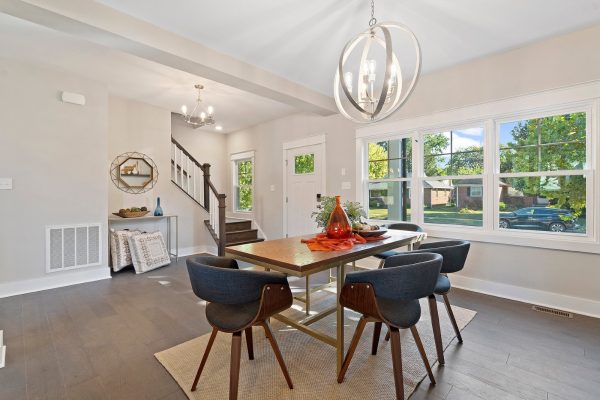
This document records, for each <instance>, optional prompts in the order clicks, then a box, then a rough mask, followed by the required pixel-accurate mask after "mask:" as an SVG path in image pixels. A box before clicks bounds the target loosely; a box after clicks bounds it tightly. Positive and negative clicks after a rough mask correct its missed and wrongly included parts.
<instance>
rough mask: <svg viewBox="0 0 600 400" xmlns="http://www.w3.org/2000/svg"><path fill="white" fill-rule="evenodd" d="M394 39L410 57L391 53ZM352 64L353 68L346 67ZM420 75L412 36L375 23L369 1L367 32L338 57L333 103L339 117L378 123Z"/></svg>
mask: <svg viewBox="0 0 600 400" xmlns="http://www.w3.org/2000/svg"><path fill="white" fill-rule="evenodd" d="M392 35H395V36H392ZM397 37H399V38H401V39H403V41H402V42H401V43H402V44H403V46H402V49H403V51H406V49H409V51H411V52H413V51H414V53H413V54H412V55H410V54H404V56H405V57H404V58H403V57H401V56H400V55H399V54H397V53H396V52H395V49H394V48H393V44H395V43H392V39H393V38H394V39H396V38H397ZM359 45H362V47H361V46H359ZM359 49H360V52H359V51H358V50H359ZM396 50H397V49H396ZM410 56H412V58H413V59H414V61H413V62H412V63H411V62H410V61H411V60H410V58H411V57H410ZM349 60H351V62H348V61H349ZM352 61H353V62H354V65H350V66H348V65H346V64H347V62H348V64H352ZM401 61H402V62H403V63H402V64H401ZM411 64H414V65H411ZM420 71H421V49H420V46H419V42H418V40H417V38H416V36H415V35H414V33H413V32H412V31H411V30H410V29H409V28H407V27H406V26H404V25H402V24H400V23H397V22H381V23H377V19H375V3H374V0H371V19H370V20H369V28H368V29H367V30H365V31H364V32H361V33H360V34H358V35H357V36H355V37H354V38H352V39H351V40H350V41H349V42H348V43H346V46H344V49H343V51H342V54H341V55H340V60H339V63H338V68H337V70H336V72H335V79H334V89H333V90H334V98H335V103H336V105H337V107H338V109H339V111H340V113H341V114H342V115H343V116H344V117H346V118H348V119H350V120H352V121H354V122H358V123H372V122H377V121H381V120H382V119H385V118H387V117H389V116H390V115H392V114H393V113H394V112H395V111H397V110H398V109H399V108H400V106H401V105H402V104H404V103H405V102H406V100H407V99H408V96H410V94H411V93H412V91H413V89H414V87H415V84H416V83H417V79H418V78H419V73H420ZM409 72H412V73H409Z"/></svg>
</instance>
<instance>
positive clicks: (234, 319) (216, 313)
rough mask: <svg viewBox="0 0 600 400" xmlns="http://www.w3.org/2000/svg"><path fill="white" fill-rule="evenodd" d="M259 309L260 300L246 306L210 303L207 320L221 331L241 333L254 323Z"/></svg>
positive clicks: (207, 306) (207, 307) (207, 308)
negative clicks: (240, 331)
mask: <svg viewBox="0 0 600 400" xmlns="http://www.w3.org/2000/svg"><path fill="white" fill-rule="evenodd" d="M259 307H260V300H258V301H254V302H251V303H246V304H221V303H209V304H207V305H206V319H207V320H208V322H210V323H211V325H213V326H216V327H217V328H219V329H221V330H224V331H230V332H232V331H239V330H241V329H243V328H245V327H246V325H248V324H249V323H250V322H252V320H253V319H254V318H255V317H256V314H258V309H259Z"/></svg>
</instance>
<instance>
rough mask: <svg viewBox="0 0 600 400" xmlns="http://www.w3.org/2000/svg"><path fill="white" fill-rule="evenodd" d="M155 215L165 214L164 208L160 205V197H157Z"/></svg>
mask: <svg viewBox="0 0 600 400" xmlns="http://www.w3.org/2000/svg"><path fill="white" fill-rule="evenodd" d="M154 216H155V217H162V216H163V210H162V207H161V206H160V197H157V198H156V208H155V209H154Z"/></svg>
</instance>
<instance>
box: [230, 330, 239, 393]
mask: <svg viewBox="0 0 600 400" xmlns="http://www.w3.org/2000/svg"><path fill="white" fill-rule="evenodd" d="M241 354H242V332H241V331H240V332H235V333H234V334H233V337H232V339H231V366H230V372H229V400H237V397H238V383H239V381H240V358H241Z"/></svg>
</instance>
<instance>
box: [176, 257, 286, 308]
mask: <svg viewBox="0 0 600 400" xmlns="http://www.w3.org/2000/svg"><path fill="white" fill-rule="evenodd" d="M186 263H187V269H188V273H189V275H190V281H191V283H192V289H193V291H194V294H195V295H196V296H198V297H199V298H201V299H202V300H206V301H208V302H210V303H221V304H246V303H251V302H253V301H257V300H259V299H260V297H261V294H262V289H263V287H264V286H265V285H268V284H277V283H280V284H285V285H287V284H288V282H287V278H286V277H285V275H283V274H280V273H278V272H263V271H245V270H240V269H238V265H237V262H236V261H235V260H233V259H230V258H225V257H214V256H199V257H193V258H188V259H187V261H186Z"/></svg>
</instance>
